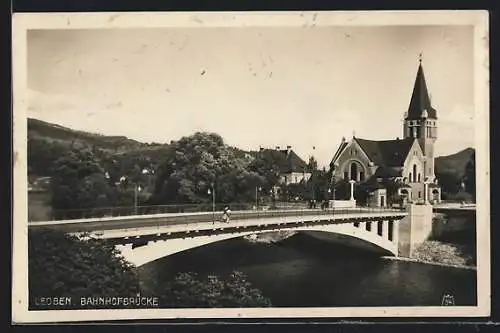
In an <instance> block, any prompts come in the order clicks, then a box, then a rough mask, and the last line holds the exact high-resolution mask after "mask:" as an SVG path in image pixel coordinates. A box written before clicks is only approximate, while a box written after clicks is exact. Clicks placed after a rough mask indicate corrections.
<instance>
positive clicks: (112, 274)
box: [28, 230, 139, 309]
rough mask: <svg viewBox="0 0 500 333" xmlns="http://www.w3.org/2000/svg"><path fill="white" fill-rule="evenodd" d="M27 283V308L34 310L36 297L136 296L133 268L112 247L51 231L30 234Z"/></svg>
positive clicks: (137, 289) (135, 278) (90, 239)
mask: <svg viewBox="0 0 500 333" xmlns="http://www.w3.org/2000/svg"><path fill="white" fill-rule="evenodd" d="M28 280H29V295H30V308H36V304H35V302H34V300H35V298H39V297H71V298H74V299H78V298H80V297H90V296H120V297H127V296H130V297H132V296H136V295H137V293H139V283H138V278H137V276H136V273H135V269H134V267H133V266H132V265H131V264H129V263H128V262H126V261H125V260H124V259H123V258H122V257H121V256H120V255H119V252H118V251H117V250H116V249H115V247H114V246H112V245H109V244H108V243H107V242H106V241H104V240H98V239H92V238H89V239H85V240H84V239H79V238H77V237H75V236H69V235H66V234H64V233H62V232H59V231H52V230H36V231H33V230H30V231H29V234H28ZM44 308H45V309H46V307H44Z"/></svg>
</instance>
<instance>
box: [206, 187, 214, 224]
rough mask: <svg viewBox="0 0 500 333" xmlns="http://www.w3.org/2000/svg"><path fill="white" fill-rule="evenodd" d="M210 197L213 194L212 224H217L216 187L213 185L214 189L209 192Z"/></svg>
mask: <svg viewBox="0 0 500 333" xmlns="http://www.w3.org/2000/svg"><path fill="white" fill-rule="evenodd" d="M207 193H208V195H210V194H212V223H215V186H214V185H213V184H212V189H211V190H210V188H209V189H208V191H207Z"/></svg>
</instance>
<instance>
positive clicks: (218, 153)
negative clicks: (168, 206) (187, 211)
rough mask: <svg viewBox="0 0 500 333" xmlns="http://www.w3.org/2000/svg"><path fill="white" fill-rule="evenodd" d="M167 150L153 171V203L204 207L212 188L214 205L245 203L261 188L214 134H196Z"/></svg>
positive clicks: (257, 179) (256, 177)
mask: <svg viewBox="0 0 500 333" xmlns="http://www.w3.org/2000/svg"><path fill="white" fill-rule="evenodd" d="M171 149H172V153H171V154H170V155H169V156H168V157H167V159H166V160H165V161H164V162H163V163H162V164H161V165H160V167H159V169H158V171H157V180H156V187H155V193H154V196H155V200H154V202H155V203H207V202H210V201H211V200H212V197H211V195H209V194H208V190H211V191H212V190H213V187H215V192H216V198H217V202H231V201H241V200H248V199H249V198H253V196H254V195H253V193H254V191H255V188H256V187H258V186H262V185H263V184H264V179H263V178H262V177H261V176H260V175H258V174H257V173H256V172H254V171H252V170H250V171H248V170H247V167H248V162H247V161H246V160H245V159H243V158H239V157H237V156H236V155H235V153H234V151H233V149H230V147H228V146H227V145H226V144H224V141H223V140H222V138H221V137H220V136H219V135H217V134H214V133H204V132H197V133H195V134H194V135H191V136H188V137H183V138H181V139H180V140H179V141H177V142H172V143H171ZM250 195H251V196H250Z"/></svg>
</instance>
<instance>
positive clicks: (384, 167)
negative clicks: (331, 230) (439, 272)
mask: <svg viewBox="0 0 500 333" xmlns="http://www.w3.org/2000/svg"><path fill="white" fill-rule="evenodd" d="M437 134H438V133H437V111H436V109H434V108H433V106H432V105H431V99H430V98H429V93H428V91H427V84H426V81H425V75H424V69H423V66H422V59H420V60H419V67H418V70H417V76H416V79H415V84H414V87H413V93H412V95H411V99H410V104H409V107H408V110H407V112H406V113H405V115H404V124H403V137H402V138H401V139H400V138H396V139H394V140H384V141H375V140H368V139H362V138H358V137H356V136H354V135H353V137H352V139H351V140H346V139H345V138H343V139H342V142H341V143H340V146H339V148H338V149H337V151H336V153H335V155H334V156H333V159H332V161H331V163H330V168H331V171H332V181H333V182H334V184H335V182H337V183H338V182H339V181H340V183H342V182H344V183H346V182H350V183H351V187H350V188H351V192H354V193H352V194H351V200H352V198H353V197H355V198H356V200H360V199H359V198H360V197H362V199H361V200H360V201H362V202H360V204H363V203H365V204H367V205H369V206H379V207H380V206H381V207H384V206H388V205H392V204H398V203H399V204H404V203H428V202H430V203H435V202H440V200H441V189H440V187H439V185H438V184H437V179H436V177H435V174H434V144H435V142H436V139H437V136H438V135H437ZM344 185H345V184H344ZM334 189H337V187H336V186H335V185H334ZM354 189H356V190H354ZM356 191H359V192H361V191H362V192H363V193H365V194H366V195H365V196H362V195H361V194H360V193H356ZM334 192H335V190H334Z"/></svg>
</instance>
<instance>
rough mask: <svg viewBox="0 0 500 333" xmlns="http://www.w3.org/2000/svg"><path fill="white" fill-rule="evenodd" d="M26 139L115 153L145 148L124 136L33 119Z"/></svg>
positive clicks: (29, 120) (29, 122)
mask: <svg viewBox="0 0 500 333" xmlns="http://www.w3.org/2000/svg"><path fill="white" fill-rule="evenodd" d="M28 137H31V138H43V139H45V140H47V141H57V142H59V143H61V144H68V145H70V144H73V145H75V144H76V145H83V146H97V147H99V148H101V149H106V150H113V151H115V152H118V151H127V150H130V149H137V148H141V147H144V146H146V144H144V143H141V142H139V141H136V140H132V139H129V138H127V137H125V136H106V135H101V134H96V133H89V132H84V131H79V130H74V129H71V128H68V127H64V126H61V125H57V124H53V123H48V122H45V121H42V120H38V119H34V118H28Z"/></svg>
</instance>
